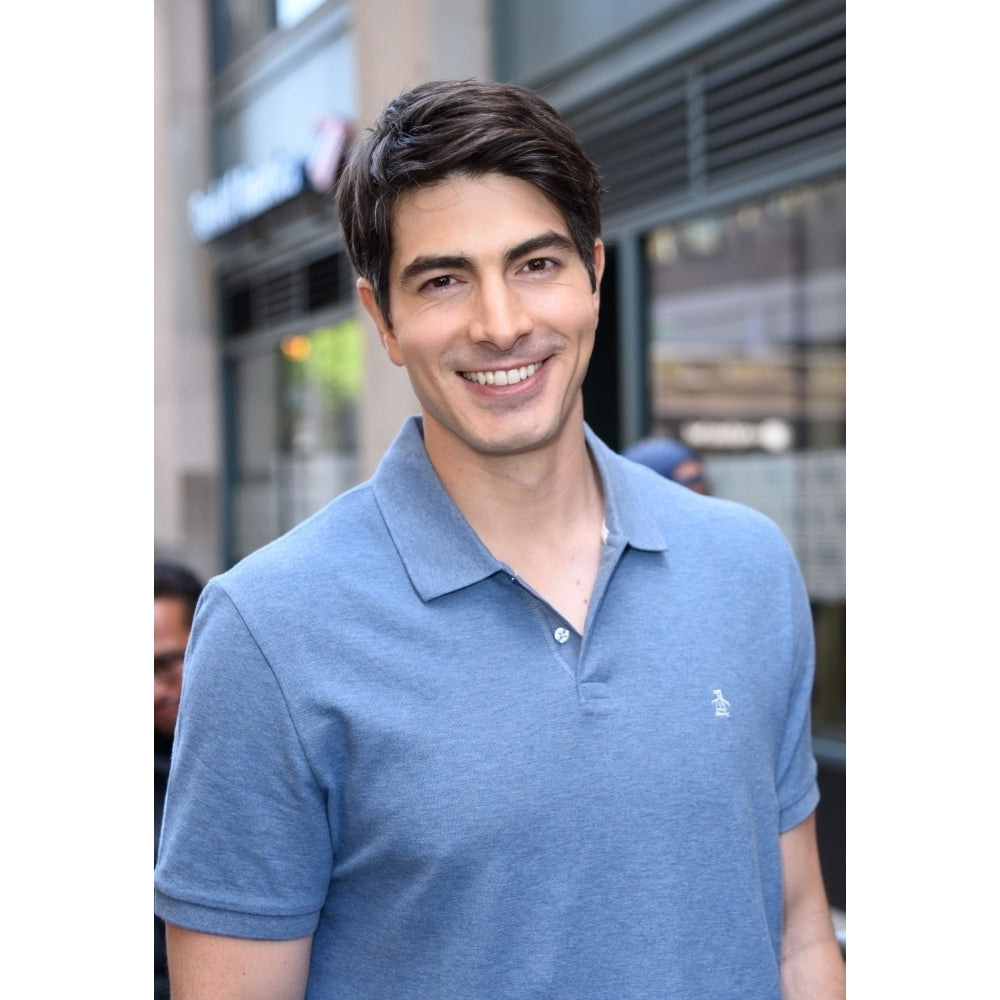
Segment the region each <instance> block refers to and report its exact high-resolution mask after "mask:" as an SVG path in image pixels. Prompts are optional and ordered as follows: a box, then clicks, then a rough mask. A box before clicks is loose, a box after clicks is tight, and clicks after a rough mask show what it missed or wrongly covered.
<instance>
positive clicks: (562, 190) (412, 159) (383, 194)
mask: <svg viewBox="0 0 1000 1000" xmlns="http://www.w3.org/2000/svg"><path fill="white" fill-rule="evenodd" d="M488 173H497V174H504V175H506V176H508V177H516V178H519V179H520V180H524V181H527V182H528V183H529V184H533V185H534V186H535V187H537V188H538V189H539V190H540V191H542V193H543V194H545V195H546V196H547V197H548V198H549V199H550V200H551V201H552V202H553V203H554V204H555V205H556V207H557V208H558V209H559V210H560V211H561V212H562V214H563V217H564V218H565V220H566V225H567V226H568V228H569V232H570V236H571V237H572V239H573V243H574V245H575V246H576V249H577V252H578V253H579V254H580V256H581V257H582V258H583V262H584V264H585V266H586V268H587V271H588V273H589V274H590V281H591V286H592V287H593V288H595V289H596V286H597V279H596V274H595V270H594V241H595V240H596V239H597V238H598V237H599V236H600V234H601V207H600V206H601V196H602V195H603V193H604V188H603V186H602V185H601V180H600V176H599V175H598V172H597V168H596V167H595V166H594V164H593V163H591V161H590V160H589V159H588V157H587V155H586V154H585V153H584V151H583V149H582V148H581V147H580V144H579V142H578V141H577V139H576V136H574V134H573V133H572V131H571V130H570V128H569V126H568V125H567V124H566V123H565V122H564V121H563V120H562V118H560V116H559V115H558V113H557V112H556V111H555V110H554V109H553V108H552V107H551V106H550V105H549V104H548V103H547V102H546V101H544V100H543V99H542V98H541V97H539V96H538V94H536V93H535V92H534V91H532V90H528V89H527V88H525V87H520V86H517V85H515V84H507V83H489V82H483V81H480V80H439V81H432V82H429V83H424V84H421V85H420V86H418V87H414V88H413V89H412V90H410V91H408V92H407V93H405V94H402V95H400V96H399V97H397V98H395V99H394V100H393V101H391V102H390V103H389V104H388V105H387V106H386V108H385V110H384V111H383V112H382V114H381V116H380V117H379V118H378V119H377V120H376V122H375V124H374V125H373V126H372V127H371V128H370V129H367V130H366V131H365V132H363V133H362V134H361V135H360V136H359V137H358V139H357V140H356V141H355V144H354V147H353V149H352V151H351V154H350V157H349V160H348V163H347V165H346V166H345V168H344V173H343V175H342V177H341V179H340V184H339V186H338V191H337V212H338V215H339V217H340V228H341V231H342V232H343V235H344V243H345V245H346V248H347V253H348V256H349V257H350V259H351V263H352V264H353V265H354V269H355V271H357V273H358V274H359V275H360V276H361V277H363V278H366V279H367V280H368V281H369V282H370V283H371V286H372V290H373V292H374V296H375V302H376V303H377V305H378V307H379V309H380V310H381V311H382V315H383V316H384V317H385V318H386V321H387V322H389V262H390V260H391V257H392V247H393V231H392V227H393V221H394V218H395V211H396V205H397V203H398V201H399V198H400V196H401V195H402V194H404V193H405V192H407V191H409V190H411V189H412V188H415V187H418V186H422V185H430V184H435V183H437V182H438V181H442V180H444V179H445V178H446V177H448V176H450V175H453V174H459V175H465V176H468V177H480V176H482V175H483V174H488Z"/></svg>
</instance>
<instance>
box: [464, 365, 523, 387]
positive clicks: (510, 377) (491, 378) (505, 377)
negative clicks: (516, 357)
mask: <svg viewBox="0 0 1000 1000" xmlns="http://www.w3.org/2000/svg"><path fill="white" fill-rule="evenodd" d="M541 367H542V366H541V365H540V364H534V365H521V367H520V368H511V369H509V370H508V369H504V368H500V369H498V370H496V371H488V372H462V377H463V378H465V379H468V381H470V382H478V383H479V384H480V385H517V383H518V382H522V381H524V379H526V378H528V376H530V375H534V374H535V372H537V371H538V369H539V368H541Z"/></svg>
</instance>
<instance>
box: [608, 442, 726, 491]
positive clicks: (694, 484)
mask: <svg viewBox="0 0 1000 1000" xmlns="http://www.w3.org/2000/svg"><path fill="white" fill-rule="evenodd" d="M622 454H623V455H624V456H625V457H626V458H630V459H631V460H632V461H633V462H638V463H639V464H640V465H645V466H647V467H648V468H650V469H652V470H653V471H654V472H658V473H659V474H660V475H661V476H663V477H664V478H666V479H670V480H672V481H673V482H675V483H680V484H681V486H686V487H687V488H688V489H689V490H694V491H695V493H704V494H707V493H708V492H709V489H708V480H707V479H706V478H705V466H704V463H703V461H702V458H701V455H699V454H698V453H697V452H696V451H695V450H694V449H693V448H689V447H688V446H687V445H686V444H682V443H681V442H680V441H675V440H674V439H673V438H663V437H648V438H642V440H640V441H636V443H635V444H633V445H631V446H630V447H628V448H626V449H625V451H623V452H622Z"/></svg>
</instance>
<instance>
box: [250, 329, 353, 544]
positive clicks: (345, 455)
mask: <svg viewBox="0 0 1000 1000" xmlns="http://www.w3.org/2000/svg"><path fill="white" fill-rule="evenodd" d="M363 337H364V334H363V330H362V328H361V326H360V324H359V323H358V322H357V321H356V320H354V319H346V320H344V321H342V322H340V323H337V324H334V325H330V326H323V327H318V328H316V329H313V330H310V331H308V332H303V333H300V334H292V335H289V336H286V337H284V338H283V339H282V340H281V341H280V343H279V344H278V345H277V346H274V347H272V348H270V349H269V350H267V351H266V352H264V353H261V354H259V355H252V356H249V357H246V358H242V359H240V360H239V361H238V362H237V363H236V364H235V366H234V373H233V401H234V405H235V408H236V418H235V420H234V428H235V429H236V433H237V440H236V442H235V445H236V447H235V460H236V472H235V481H234V484H233V505H232V510H233V515H232V516H233V526H232V527H233V544H234V548H235V552H234V553H233V554H234V556H235V558H237V559H238V558H242V557H243V556H245V555H247V554H249V553H250V552H252V551H253V550H254V549H256V548H259V547H260V546H261V545H264V544H266V543H267V542H269V541H271V540H273V539H274V538H276V537H277V536H278V535H280V534H282V533H283V532H285V531H287V530H288V529H290V528H292V527H294V526H295V525H296V524H298V523H299V521H302V520H303V519H305V518H306V517H308V516H309V515H310V514H313V513H315V512H316V511H317V510H319V509H320V508H321V507H322V506H323V505H324V504H326V503H328V502H329V501H330V500H332V499H333V498H334V497H335V496H337V495H338V494H340V493H342V492H343V491H344V490H346V489H348V488H349V487H351V486H353V485H354V484H355V482H356V481H357V428H356V404H357V398H358V394H359V391H360V388H361V376H362V361H363V359H362V352H363V343H364V340H363Z"/></svg>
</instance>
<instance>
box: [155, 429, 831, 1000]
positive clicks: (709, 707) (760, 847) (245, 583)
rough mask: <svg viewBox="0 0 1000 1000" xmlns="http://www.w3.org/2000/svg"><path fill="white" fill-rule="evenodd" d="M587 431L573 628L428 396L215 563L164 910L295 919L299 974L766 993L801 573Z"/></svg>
mask: <svg viewBox="0 0 1000 1000" xmlns="http://www.w3.org/2000/svg"><path fill="white" fill-rule="evenodd" d="M587 442H588V446H589V448H590V450H591V452H592V454H593V456H594V458H595V461H596V464H597V468H598V470H599V473H600V476H601V479H602V481H603V485H604V495H605V500H606V522H605V523H606V529H607V530H606V538H605V541H604V544H603V548H602V559H601V565H600V570H599V574H598V579H597V583H596V585H595V588H594V593H593V596H592V599H591V603H590V609H589V612H588V618H587V622H586V625H585V628H584V632H583V635H582V636H581V635H579V634H577V633H576V632H575V631H574V629H573V627H572V626H571V625H570V624H569V623H568V622H567V621H565V620H564V619H563V618H562V616H561V615H559V614H558V612H556V611H555V610H554V609H553V608H551V607H549V606H548V605H547V604H546V602H545V601H544V600H542V599H541V598H539V597H538V596H537V595H536V594H535V593H533V592H532V591H531V590H530V588H528V587H527V586H525V585H524V584H523V583H522V582H521V581H520V580H518V578H517V577H516V575H515V574H514V573H512V572H511V570H510V569H509V568H508V567H506V566H504V565H503V564H502V563H500V562H498V561H497V560H496V559H495V558H494V557H493V556H492V555H491V554H490V553H489V551H488V550H487V549H486V548H485V547H484V546H483V545H482V543H481V542H480V541H479V539H478V538H477V536H476V535H475V533H474V532H473V531H472V530H471V528H470V527H469V525H468V523H467V522H466V521H465V519H464V518H463V516H462V515H461V513H460V512H459V511H458V509H457V508H456V507H455V506H454V504H453V503H452V502H451V500H450V499H449V497H448V496H447V494H446V493H445V491H444V489H443V487H442V486H441V483H440V481H439V480H438V478H437V476H436V474H435V473H434V471H433V468H432V467H431V465H430V462H429V461H428V458H427V455H426V451H425V449H424V445H423V437H422V425H421V422H420V420H419V418H411V419H410V420H408V421H407V423H406V424H405V425H404V427H403V429H402V430H401V432H400V434H399V436H398V437H397V439H396V441H395V442H394V443H393V445H392V446H391V448H390V449H389V451H388V452H387V454H386V456H385V458H384V459H383V461H382V463H381V464H380V466H379V468H378V470H377V471H376V473H375V475H374V477H373V478H372V479H371V480H370V481H369V482H367V483H365V484H363V485H361V486H359V487H357V488H355V489H354V490H351V491H350V492H348V493H345V494H344V495H342V496H341V497H339V498H338V499H336V500H334V501H333V502H332V503H331V504H329V505H328V506H327V507H326V508H324V509H323V510H322V511H320V512H319V513H318V514H316V515H314V516H313V517H312V518H310V519H309V520H307V521H305V522H304V523H303V524H301V525H299V526H298V527H297V528H295V529H294V530H292V531H291V532H289V533H288V534H287V535H285V536H283V537H282V538H280V539H278V540H277V541H275V542H273V543H271V544H270V545H268V546H266V547H264V548H263V549H261V550H260V551H258V552H256V553H255V554H253V555H251V556H250V557H248V558H247V559H245V560H243V561H242V562H241V563H240V564H239V565H237V566H236V567H234V568H233V569H232V570H230V571H229V572H227V573H225V574H223V575H222V576H220V577H217V578H216V579H214V580H213V581H211V582H210V583H209V585H208V586H207V587H206V589H205V592H204V594H203V596H202V599H201V602H200V604H199V608H198V611H197V614H196V617H195V622H194V627H193V630H192V634H191V642H190V646H189V650H188V660H187V663H186V667H185V683H184V689H183V694H182V701H181V709H180V717H179V722H178V729H177V735H176V740H175V749H174V756H173V770H172V773H171V779H170V785H169V790H168V795H167V802H166V809H165V816H164V827H163V832H162V837H161V845H160V856H159V862H158V865H157V869H156V904H155V905H156V912H157V913H158V914H159V915H160V916H161V917H162V918H163V919H164V920H167V921H168V922H171V923H175V924H178V925H180V926H183V927H189V928H194V929H197V930H201V931H206V932H209V933H215V934H224V935H232V936H237V937H248V938H268V939H285V938H294V937H299V936H302V935H307V934H313V935H314V938H313V951H312V960H311V968H310V978H309V986H308V992H307V997H308V998H310V1000H318V998H324V1000H326V998H329V1000H333V998H338V1000H339V998H346V997H351V998H378V1000H386V998H407V1000H413V998H423V997H427V998H434V1000H443V998H451V997H456V998H458V997H461V998H466V1000H467V998H479V997H482V998H487V997H489V998H493V997H498V998H500V997H502V998H504V1000H516V998H529V997H531V998H541V997H547V998H549V997H551V998H556V997H558V998H568V997H572V998H574V1000H587V998H594V1000H598V998H599V1000H625V998H631V997H637V998H638V997H683V998H691V997H698V998H700V1000H704V998H734V1000H735V998H739V1000H746V998H747V997H754V998H755V1000H758V998H769V997H773V998H774V1000H780V996H781V991H780V985H779V964H780V935H781V916H782V908H781V877H780V857H779V842H778V840H779V835H780V834H781V833H782V832H783V831H785V830H787V829H790V828H791V827H793V826H795V825H797V824H798V823H800V822H801V821H802V820H804V819H805V818H806V817H807V816H808V815H809V814H810V813H811V812H812V811H813V809H814V808H815V806H816V804H817V801H818V791H817V786H816V779H815V774H816V769H815V762H814V760H813V757H812V752H811V740H810V725H809V698H810V690H811V684H812V672H813V646H812V631H811V619H810V613H809V606H808V602H807V600H806V595H805V592H804V588H803V586H802V581H801V577H800V575H799V572H798V569H797V567H796V564H795V560H794V558H793V556H792V553H791V551H790V549H789V547H788V545H787V543H786V542H785V540H784V538H783V536H782V535H781V533H780V532H779V530H778V529H777V528H776V527H775V525H774V524H773V523H772V522H770V521H769V520H767V519H766V518H765V517H763V516H762V515H760V514H759V513H756V512H754V511H751V510H749V509H748V508H745V507H742V506H739V505H737V504H733V503H730V502H727V501H723V500H720V499H716V498H710V497H704V496H700V495H697V494H695V493H693V492H691V491H689V490H686V489H684V488H683V487H680V486H677V485H676V484H674V483H671V482H669V481H667V480H665V479H663V478H662V477H660V476H657V475H656V474H655V473H653V472H651V471H650V470H648V469H646V468H644V467H642V466H639V465H637V464H635V463H633V462H630V461H628V460H626V459H624V458H622V457H620V456H618V455H616V454H614V453H613V452H612V451H611V450H610V449H608V448H607V447H606V446H605V445H603V444H602V443H601V442H600V441H599V440H598V439H597V438H596V437H595V436H594V435H593V434H592V433H591V432H590V430H589V428H588V429H587ZM524 530H525V532H526V533H527V534H530V531H531V525H530V523H526V524H525V527H524Z"/></svg>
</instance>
